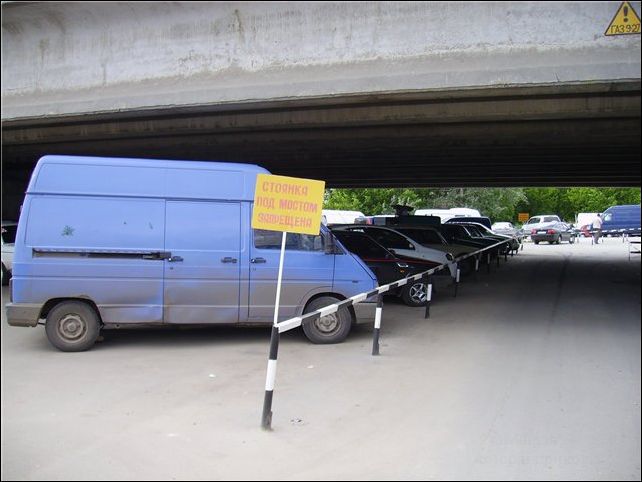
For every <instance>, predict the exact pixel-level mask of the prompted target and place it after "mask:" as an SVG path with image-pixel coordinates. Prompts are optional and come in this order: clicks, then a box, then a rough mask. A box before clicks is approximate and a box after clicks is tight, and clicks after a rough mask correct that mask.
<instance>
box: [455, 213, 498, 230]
mask: <svg viewBox="0 0 642 482" xmlns="http://www.w3.org/2000/svg"><path fill="white" fill-rule="evenodd" d="M453 223H459V224H461V223H479V224H483V225H484V226H486V227H487V228H488V229H490V227H491V226H492V223H491V222H490V218H489V217H486V216H474V217H473V216H464V217H456V218H451V219H449V220H448V221H446V224H453Z"/></svg>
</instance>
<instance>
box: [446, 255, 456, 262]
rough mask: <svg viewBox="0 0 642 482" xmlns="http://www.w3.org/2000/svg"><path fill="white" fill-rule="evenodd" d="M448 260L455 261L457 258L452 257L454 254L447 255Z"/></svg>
mask: <svg viewBox="0 0 642 482" xmlns="http://www.w3.org/2000/svg"><path fill="white" fill-rule="evenodd" d="M446 259H447V260H448V261H454V260H455V257H454V256H453V255H452V253H446Z"/></svg>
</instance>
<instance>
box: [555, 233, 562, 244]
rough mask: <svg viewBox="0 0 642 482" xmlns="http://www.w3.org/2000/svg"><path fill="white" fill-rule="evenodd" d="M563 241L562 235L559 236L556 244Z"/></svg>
mask: <svg viewBox="0 0 642 482" xmlns="http://www.w3.org/2000/svg"><path fill="white" fill-rule="evenodd" d="M561 242H562V236H561V235H560V236H558V237H557V239H556V240H555V244H560V243H561Z"/></svg>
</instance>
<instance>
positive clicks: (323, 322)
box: [315, 314, 339, 334]
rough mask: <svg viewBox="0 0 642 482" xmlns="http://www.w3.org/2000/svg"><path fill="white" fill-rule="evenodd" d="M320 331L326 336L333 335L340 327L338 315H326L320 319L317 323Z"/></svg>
mask: <svg viewBox="0 0 642 482" xmlns="http://www.w3.org/2000/svg"><path fill="white" fill-rule="evenodd" d="M315 324H316V326H317V328H318V329H319V331H321V332H322V333H324V334H329V333H332V332H333V331H335V330H336V329H337V327H338V326H339V318H338V317H337V315H336V314H331V315H326V316H324V317H322V318H319V319H318V320H317V322H316V323H315Z"/></svg>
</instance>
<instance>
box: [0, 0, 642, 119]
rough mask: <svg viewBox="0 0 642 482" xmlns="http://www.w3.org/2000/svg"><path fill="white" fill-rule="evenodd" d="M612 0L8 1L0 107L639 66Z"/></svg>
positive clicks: (137, 102)
mask: <svg viewBox="0 0 642 482" xmlns="http://www.w3.org/2000/svg"><path fill="white" fill-rule="evenodd" d="M632 4H633V6H634V8H636V10H637V12H638V14H639V13H640V2H632ZM619 5H620V2H619V1H615V2H573V3H571V2H550V3H548V2H413V3H398V2H363V3H346V2H337V3H333V2H329V3H325V2H323V3H315V2H280V3H277V2H256V3H241V2H239V3H235V2H211V3H209V2H198V3H197V2H194V3H189V2H131V3H130V2H116V3H98V2H87V3H83V2H80V3H65V2H62V3H46V2H25V3H19V2H5V3H4V4H3V5H2V13H3V17H2V100H3V106H2V118H3V120H10V119H20V118H30V117H40V116H59V115H70V114H83V113H94V112H114V111H121V112H122V111H123V110H140V109H158V108H169V107H179V106H193V105H200V106H202V105H218V104H221V103H242V102H248V101H253V102H255V101H261V100H273V99H289V98H295V97H298V98H301V97H327V96H333V95H346V94H363V93H378V92H391V91H408V90H431V89H460V88H466V87H473V86H497V87H501V86H504V85H507V84H508V85H523V84H548V83H574V82H592V81H604V80H614V81H617V80H620V79H639V78H640V53H641V49H640V36H639V35H634V36H619V37H605V36H604V31H605V30H606V28H607V26H608V25H609V22H610V21H611V19H612V17H613V16H614V14H615V12H616V11H617V9H618V6H619Z"/></svg>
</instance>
